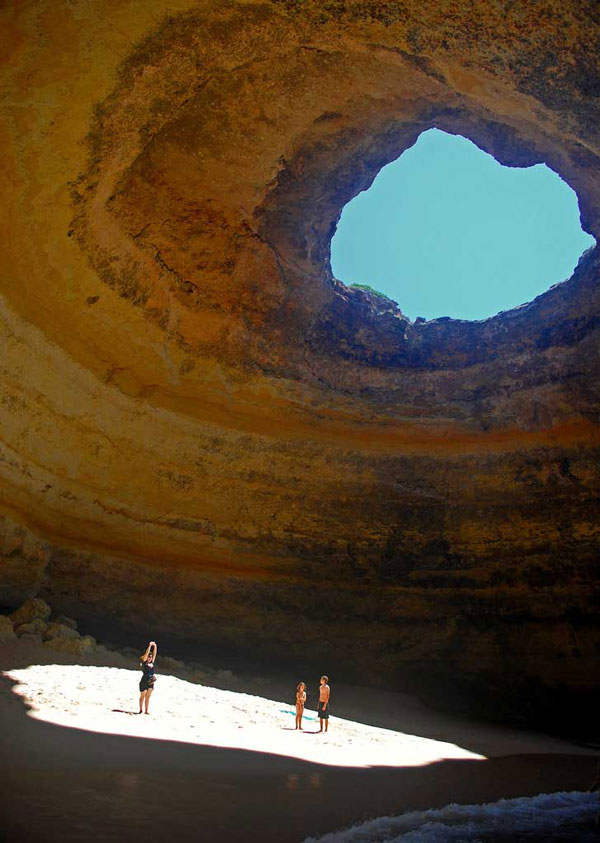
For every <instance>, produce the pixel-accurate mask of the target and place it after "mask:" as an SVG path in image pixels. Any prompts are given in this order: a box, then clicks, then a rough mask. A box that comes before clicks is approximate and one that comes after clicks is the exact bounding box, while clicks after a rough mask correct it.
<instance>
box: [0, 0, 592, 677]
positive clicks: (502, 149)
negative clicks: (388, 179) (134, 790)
mask: <svg viewBox="0 0 600 843" xmlns="http://www.w3.org/2000/svg"><path fill="white" fill-rule="evenodd" d="M0 15H1V17H2V27H1V29H2V37H3V40H4V45H3V53H4V56H5V59H4V62H3V65H2V69H1V75H2V92H3V93H2V99H3V106H2V111H3V118H4V119H3V122H2V140H3V150H4V154H3V156H2V158H1V160H0V166H1V167H2V174H3V182H4V189H3V193H4V201H3V203H2V207H1V209H0V213H1V214H2V221H1V225H2V251H3V260H2V280H1V286H0V293H1V296H2V299H1V310H0V318H1V321H0V330H1V332H2V348H3V353H2V357H1V359H0V418H1V424H2V427H1V430H2V439H1V442H0V477H1V481H2V482H1V487H0V512H1V513H2V522H1V523H0V571H3V582H2V581H0V585H1V586H2V593H1V594H0V598H1V599H2V600H3V601H4V603H5V604H6V605H13V604H15V603H17V602H18V601H19V600H21V599H22V598H23V597H24V596H27V595H29V594H33V593H43V594H45V595H46V596H49V597H50V598H52V599H53V600H54V601H55V602H57V604H58V605H60V606H62V607H64V608H65V610H66V609H69V610H70V611H72V612H74V613H75V614H76V616H81V617H85V616H88V617H89V618H90V619H91V620H92V619H94V618H96V620H97V621H98V623H99V622H100V620H99V619H101V618H102V617H107V616H111V617H114V618H116V619H117V620H119V622H121V621H122V622H123V623H125V622H127V623H131V624H132V625H134V626H135V625H136V624H137V626H138V627H140V626H141V625H142V624H143V621H144V617H145V615H146V614H147V612H148V611H149V609H148V607H149V606H151V605H153V603H152V601H153V596H152V595H153V593H155V591H156V589H160V590H161V594H163V595H164V600H161V601H160V607H159V608H156V613H157V614H156V628H158V629H159V630H160V629H165V630H167V631H170V632H172V633H173V634H175V633H176V634H178V635H180V636H182V637H186V636H187V637H188V638H189V637H193V636H206V637H207V639H211V640H212V639H214V640H215V641H218V643H229V644H233V645H235V644H236V643H239V641H240V640H242V639H244V640H246V641H252V642H253V643H254V645H255V646H256V647H257V648H260V647H265V648H266V650H265V651H267V650H268V646H269V645H268V638H269V635H270V634H271V633H272V634H273V635H274V636H275V637H277V639H278V640H280V641H282V642H284V643H285V645H286V646H288V644H289V641H288V638H289V635H288V634H287V633H286V632H285V630H288V629H289V624H290V623H292V622H295V620H297V619H298V617H299V616H304V614H305V612H306V611H308V607H309V605H310V600H311V595H313V596H314V594H315V592H317V593H318V594H319V595H321V596H320V597H319V598H318V599H319V600H320V601H321V602H320V603H319V607H320V608H319V609H318V611H319V612H327V611H330V612H333V613H334V615H335V618H336V623H337V624H339V628H340V629H344V630H345V632H344V635H346V637H348V636H349V640H353V634H354V633H353V630H354V628H355V625H356V624H362V623H364V621H365V620H367V621H369V620H371V619H372V618H373V617H377V618H378V619H379V620H378V625H377V627H376V629H375V630H374V632H373V640H372V642H371V644H370V646H369V647H367V646H366V645H365V644H361V646H355V647H354V648H351V651H350V650H349V651H348V653H344V654H343V658H345V659H346V660H347V661H348V662H353V663H355V664H360V663H362V662H361V660H364V662H365V663H368V662H369V659H370V658H371V657H373V654H375V657H376V658H379V659H380V660H381V663H382V664H385V665H388V666H390V665H394V666H395V665H397V664H398V663H404V662H406V663H407V664H415V663H416V662H418V661H421V662H422V661H423V660H425V661H427V660H430V661H432V662H436V660H437V663H439V662H441V661H443V660H447V659H450V660H451V661H452V660H453V659H454V662H453V663H456V664H457V665H458V667H459V668H460V670H463V671H465V672H466V673H468V672H469V671H471V672H473V671H474V670H475V669H476V667H475V666H477V665H479V666H481V663H482V662H481V660H482V659H483V662H484V663H485V666H486V669H488V668H489V670H490V671H491V672H492V673H494V672H495V673H496V674H499V673H501V672H502V670H504V667H505V666H506V663H509V662H511V658H512V655H511V654H518V658H517V663H518V665H519V667H518V670H519V671H521V673H520V674H519V675H521V674H522V675H524V676H525V675H527V676H530V675H531V676H535V677H536V679H540V681H542V680H543V681H544V682H548V683H552V682H559V681H560V682H567V683H571V684H573V685H574V686H575V685H577V682H579V679H578V677H583V676H585V675H589V674H590V670H591V666H592V665H596V662H595V661H594V659H595V658H596V655H595V654H596V653H597V640H596V638H595V637H594V636H595V635H596V633H593V632H592V629H593V624H592V623H591V621H589V622H588V621H586V622H585V623H584V622H583V621H582V622H581V623H580V626H577V624H575V626H574V625H573V623H574V622H573V621H572V620H569V618H571V616H572V615H573V612H575V615H576V616H577V618H579V619H581V618H582V617H583V618H588V619H589V617H591V615H590V614H589V613H590V612H591V611H592V609H591V605H592V604H593V599H592V598H593V594H594V593H595V592H594V588H595V582H596V579H595V578H596V575H597V569H596V567H595V566H596V564H597V563H596V561H595V560H596V559H597V550H598V512H597V500H598V486H599V477H598V467H597V466H598V462H597V457H598V410H599V407H600V401H599V392H598V377H597V372H598V330H599V324H600V322H599V315H600V297H599V292H598V257H597V253H596V251H595V250H590V251H589V252H588V253H586V254H585V255H584V257H583V258H582V260H581V261H580V263H579V265H578V267H577V268H576V270H575V272H574V275H573V277H572V278H571V279H568V280H566V281H565V283H563V284H561V285H557V286H555V287H554V288H552V289H550V290H549V291H548V292H546V293H545V294H543V295H542V296H539V297H538V298H537V299H535V300H534V301H533V302H530V303H528V304H527V305H525V306H522V307H520V308H517V309H515V310H512V311H507V312H504V313H501V314H499V315H497V316H495V317H494V318H491V319H488V320H484V321H481V322H464V321H460V320H449V319H438V320H433V321H430V322H417V323H412V322H411V321H410V320H409V319H408V318H406V317H405V316H404V315H403V314H402V301H401V300H400V302H399V306H398V307H395V306H393V305H392V304H390V302H389V301H387V302H386V301H383V300H381V299H379V298H377V297H374V296H372V295H370V294H368V293H366V292H363V291H360V290H352V289H348V288H346V287H345V286H344V285H343V284H342V283H341V282H339V281H338V280H336V279H335V278H334V277H333V276H332V272H331V267H330V260H329V249H330V242H331V238H332V236H333V233H334V231H335V227H336V224H337V221H338V220H339V217H340V214H341V211H342V208H343V207H344V205H345V204H346V203H347V202H348V201H349V200H350V199H351V198H352V197H354V196H355V195H356V194H357V193H358V192H360V191H362V190H365V189H366V188H368V187H369V185H370V184H371V183H372V181H373V179H374V178H375V176H376V175H377V173H378V172H379V170H380V169H381V168H382V167H383V166H385V164H387V163H389V162H390V161H392V160H394V159H396V158H397V157H398V156H399V155H401V154H402V152H403V151H404V150H405V149H407V148H408V147H409V146H411V145H412V144H413V143H414V142H415V140H416V139H417V137H418V136H419V134H420V133H421V132H422V131H425V130H426V129H429V128H431V127H437V128H439V129H443V130H444V131H447V132H452V133H457V134H461V135H464V136H465V137H468V138H470V139H471V140H472V141H474V142H475V143H476V144H477V145H478V146H479V147H481V148H482V149H484V150H486V151H487V152H489V153H490V154H492V155H493V156H494V157H495V158H496V159H497V160H498V161H499V162H501V163H502V164H505V165H508V166H516V167H521V166H530V165H532V164H535V163H539V162H545V163H546V164H547V165H548V166H550V167H551V168H552V169H554V170H555V171H556V172H557V173H558V174H559V175H560V176H561V177H562V178H563V179H564V180H565V181H566V182H567V183H568V184H569V185H571V187H572V188H573V189H574V190H575V191H576V193H577V196H578V199H579V205H580V211H581V220H582V225H583V227H584V228H585V229H586V230H587V231H588V232H590V233H591V234H593V235H594V236H597V235H598V233H599V231H600V169H599V167H598V156H599V155H600V119H599V116H600V74H599V68H598V55H599V46H600V43H599V41H600V14H599V11H598V6H597V4H596V3H594V2H575V0H571V2H565V1H564V0H560V2H558V1H556V2H555V0H538V2H519V0H517V1H516V2H515V0H493V2H486V3H472V2H462V0H437V2H432V1H431V0H426V2H412V1H411V0H407V2H378V1H377V0H356V2H352V0H347V2H346V0H335V2H333V0H332V2H317V0H270V1H269V2H238V0H231V2H191V1H190V0H169V2H166V0H155V2H152V3H148V2H146V0H132V2H129V3H127V4H123V3H119V2H112V0H96V2H88V3H83V2H74V0H53V2H51V3H50V2H45V0H31V1H30V2H27V3H6V4H4V5H3V7H2V10H1V11H0ZM433 247H435V244H433ZM506 248H507V249H510V244H508V243H507V244H506ZM369 280H370V279H365V281H367V282H368V281H369ZM165 589H166V591H165ZM199 606H200V607H202V612H201V613H200V614H202V618H199V611H198V607H199ZM569 612H571V615H569ZM232 614H233V615H237V620H236V623H233V621H232V620H231V616H232ZM266 614H267V615H268V617H269V621H268V624H267V627H265V625H264V619H265V615H266ZM508 616H510V617H511V618H513V620H514V618H515V617H516V618H520V619H521V620H520V621H519V623H520V624H521V625H520V626H519V623H517V622H516V621H515V622H514V623H512V626H510V629H508V627H507V626H506V624H505V622H504V620H503V618H506V617H508ZM483 619H485V620H483ZM302 623H303V622H300V625H301V626H302ZM594 623H595V621H594ZM315 629H317V630H318V624H317V627H316V628H315ZM408 629H411V630H413V632H411V633H410V634H409V633H408V632H407V630H408ZM475 629H477V630H479V631H480V632H481V629H485V634H484V640H485V642H487V644H489V651H488V653H487V655H486V656H485V657H484V656H483V655H482V652H481V651H482V648H483V646H484V645H483V643H481V641H480V642H479V643H475V636H474V633H473V630H475ZM215 630H218V632H216V631H215ZM265 630H267V631H265ZM310 630H311V626H310V624H309V622H308V619H307V620H306V635H307V636H308V642H309V645H311V646H312V644H314V646H315V651H316V652H318V650H319V646H320V645H319V641H317V640H316V638H318V635H317V632H314V631H313V632H312V633H311V631H310ZM414 630H418V633H417V632H414ZM457 630H461V632H460V635H461V636H462V638H461V640H462V641H464V642H466V643H465V644H464V646H463V647H461V648H457V635H458V632H457ZM472 633H473V634H472ZM411 635H412V636H413V637H412V638H411ZM523 636H531V640H532V641H533V642H534V646H533V650H534V655H532V656H527V657H525V656H523V654H522V641H523ZM573 636H575V638H577V640H578V643H577V645H574V644H573ZM311 642H312V643H311ZM490 642H491V643H490ZM536 642H537V643H536ZM574 647H576V649H577V651H578V653H579V656H578V658H579V661H578V662H577V664H576V665H575V666H573V664H572V652H573V648H574ZM494 648H496V649H494ZM536 648H537V649H536ZM458 649H460V655H458V654H457V652H458ZM490 653H501V655H500V656H498V657H497V658H495V657H492V655H490ZM340 658H341V657H340ZM494 658H495V660H494ZM478 660H479V661H478ZM500 665H503V667H502V668H501V666H500ZM596 666H597V665H596ZM515 669H517V668H515ZM581 681H583V680H581ZM586 681H587V680H586ZM584 684H585V683H584Z"/></svg>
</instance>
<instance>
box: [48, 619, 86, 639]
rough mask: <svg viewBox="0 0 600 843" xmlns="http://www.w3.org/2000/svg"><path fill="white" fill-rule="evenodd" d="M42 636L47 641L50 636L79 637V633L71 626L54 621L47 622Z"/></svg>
mask: <svg viewBox="0 0 600 843" xmlns="http://www.w3.org/2000/svg"><path fill="white" fill-rule="evenodd" d="M42 637H43V639H44V641H48V640H50V639H51V638H79V633H78V632H77V630H76V629H73V627H71V626H66V625H65V624H62V623H58V622H54V623H49V624H48V626H47V628H46V629H45V631H44V633H43V635H42Z"/></svg>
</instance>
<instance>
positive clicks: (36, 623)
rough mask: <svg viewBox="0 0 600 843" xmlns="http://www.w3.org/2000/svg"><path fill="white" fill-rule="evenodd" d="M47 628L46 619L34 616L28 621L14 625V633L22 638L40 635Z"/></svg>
mask: <svg viewBox="0 0 600 843" xmlns="http://www.w3.org/2000/svg"><path fill="white" fill-rule="evenodd" d="M47 628H48V624H47V623H46V621H43V620H42V619H41V618H34V619H33V620H32V621H29V623H22V624H19V625H18V626H15V633H16V635H17V637H18V638H24V637H27V636H29V635H35V636H38V635H39V636H42V635H44V634H45V632H46V630H47Z"/></svg>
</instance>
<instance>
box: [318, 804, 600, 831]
mask: <svg viewBox="0 0 600 843" xmlns="http://www.w3.org/2000/svg"><path fill="white" fill-rule="evenodd" d="M597 811H598V794H596V793H580V792H572V793H541V794H539V795H538V796H528V797H520V798H518V799H500V800H499V801H498V802H490V803H487V804H485V805H446V807H445V808H439V809H435V810H434V809H431V810H428V811H411V812H410V813H406V814H399V815H398V816H395V817H378V818H376V819H373V820H369V821H368V822H365V823H361V824H360V825H355V826H353V827H352V828H347V829H343V830H340V831H334V832H331V833H329V834H325V835H324V836H323V837H318V838H315V837H310V838H307V840H306V841H305V843H525V841H527V843H559V841H560V843H598V841H600V836H599V835H598V834H597V833H596V831H595V825H594V821H595V816H596V812H597Z"/></svg>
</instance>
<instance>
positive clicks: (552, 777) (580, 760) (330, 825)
mask: <svg viewBox="0 0 600 843" xmlns="http://www.w3.org/2000/svg"><path fill="white" fill-rule="evenodd" d="M15 685H16V683H15V682H14V681H13V680H11V679H9V678H8V677H2V678H1V679H0V702H1V704H2V729H1V730H0V757H1V758H2V765H1V769H0V800H1V804H0V837H1V838H2V840H5V841H7V843H28V842H29V841H36V843H46V841H52V842H53V841H61V843H65V841H67V843H68V841H83V840H86V841H88V840H94V841H115V843H116V841H119V843H121V842H122V841H128V843H130V842H131V843H137V841H145V843H153V841H158V840H161V841H162V840H164V839H167V840H174V841H178V843H179V841H184V843H185V841H194V843H204V841H206V843H213V841H216V840H218V841H220V843H237V841H240V843H241V841H244V843H248V841H249V840H252V841H254V840H260V841H261V843H275V841H277V843H300V841H302V840H304V838H305V837H307V836H309V835H319V834H323V833H325V832H327V831H332V830H334V829H336V828H340V827H343V826H346V825H349V824H352V823H354V822H358V821H361V820H365V819H368V818H370V817H373V816H382V815H386V814H394V813H400V812H402V811H406V810H422V809H426V808H432V807H441V806H444V805H447V804H448V803H451V802H462V803H474V802H477V803H481V802H487V801H495V800H497V799H499V798H501V797H513V796H526V795H533V794H537V793H540V792H553V791H559V790H580V789H583V788H585V787H586V786H587V785H588V784H589V782H590V781H591V780H592V778H593V775H594V770H595V765H596V761H595V759H594V758H593V757H591V756H582V755H577V754H573V755H569V754H562V755H557V754H528V755H520V754H512V755H508V754H507V755H505V756H503V757H495V758H492V759H489V760H482V761H473V760H460V761H456V760H453V761H440V762H437V763H433V764H429V765H428V766H424V767H406V768H403V767H397V768H391V767H385V768H383V767H371V768H351V767H331V766H326V765H324V764H323V765H321V764H314V763H309V762H305V761H301V760H298V759H295V758H289V757H286V756H279V755H271V754H268V753H262V752H252V751H248V750H241V749H224V748H217V747H211V746H204V745H194V744H187V743H179V742H174V741H165V740H152V739H149V738H137V737H124V736H120V735H112V734H98V733H93V732H88V731H84V730H80V729H73V728H67V727H63V726H57V725H53V724H50V723H46V722H43V721H41V720H36V719H34V718H32V717H30V716H28V714H27V706H26V705H25V703H24V701H23V700H22V698H21V697H19V696H18V695H17V694H16V693H14V691H13V688H14V686H15ZM108 707H109V706H107V708H108ZM113 710H115V711H116V712H117V713H124V714H133V713H134V712H132V711H126V710H122V711H119V710H116V709H113ZM324 751H326V748H325V747H324Z"/></svg>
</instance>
